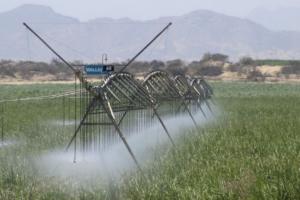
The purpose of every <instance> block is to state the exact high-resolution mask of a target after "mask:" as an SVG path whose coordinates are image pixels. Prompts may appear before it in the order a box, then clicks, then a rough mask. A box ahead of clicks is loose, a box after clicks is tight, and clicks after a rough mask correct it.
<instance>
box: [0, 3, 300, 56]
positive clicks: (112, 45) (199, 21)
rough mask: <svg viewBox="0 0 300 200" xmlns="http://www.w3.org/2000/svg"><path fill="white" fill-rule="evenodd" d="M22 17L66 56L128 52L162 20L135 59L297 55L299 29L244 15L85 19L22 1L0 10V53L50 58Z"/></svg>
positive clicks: (140, 44) (202, 13)
mask: <svg viewBox="0 0 300 200" xmlns="http://www.w3.org/2000/svg"><path fill="white" fill-rule="evenodd" d="M23 21H26V22H28V23H29V24H30V25H32V27H33V28H34V29H35V30H37V31H38V32H39V33H40V34H41V35H42V36H43V37H45V38H46V39H47V40H48V41H49V42H50V43H51V44H52V45H53V46H54V47H55V48H56V49H57V50H58V51H59V52H60V53H61V54H62V55H64V56H65V57H66V58H67V59H70V60H85V61H100V60H101V55H102V54H103V53H107V54H108V55H109V58H111V59H112V60H117V61H120V60H124V59H128V58H130V57H132V56H133V55H134V54H135V53H136V52H137V51H138V50H139V49H140V48H142V47H143V45H144V44H145V43H146V42H147V41H149V40H150V39H151V38H152V37H153V36H154V35H155V34H156V33H157V32H158V31H159V30H160V29H161V28H163V26H164V25H165V24H166V23H167V22H169V21H172V22H173V23H174V25H173V27H172V28H171V30H169V32H168V33H167V34H166V35H165V36H164V37H162V38H161V39H160V40H159V41H158V42H157V43H156V44H154V45H153V46H152V48H150V49H149V50H148V51H147V52H146V53H145V54H144V55H143V56H142V57H141V58H140V59H142V60H152V59H164V60H167V59H175V58H181V59H184V60H195V59H199V58H200V57H201V56H202V55H203V54H204V53H205V52H219V53H224V54H227V55H229V56H230V57H232V58H234V59H237V58H238V57H240V56H243V55H249V56H252V57H255V58H277V59H290V58H296V57H300V46H299V45H297V44H299V43H300V33H298V32H274V31H270V30H268V29H266V28H264V27H263V26H261V25H258V24H256V23H254V22H252V21H249V20H246V19H240V18H237V17H231V16H226V15H223V14H219V13H215V12H211V11H207V10H198V11H195V12H191V13H188V14H186V15H183V16H176V17H163V18H159V19H154V20H149V21H134V20H131V19H128V18H124V19H111V18H98V19H94V20H90V21H87V22H80V21H79V20H77V19H74V18H70V17H67V16H63V15H61V14H58V13H56V12H55V11H54V10H52V9H51V8H48V7H44V6H37V5H25V6H21V7H19V8H16V9H14V10H12V11H9V12H5V13H2V14H0V25H1V26H2V27H5V28H1V30H0V44H1V45H0V59H25V60H28V59H29V60H50V59H51V58H52V57H53V55H52V54H50V53H49V52H48V50H47V49H45V48H44V47H43V46H42V45H41V44H40V42H38V41H37V40H36V39H35V38H34V36H32V35H31V34H29V33H28V32H27V31H26V30H25V28H24V27H23V26H22V22H23Z"/></svg>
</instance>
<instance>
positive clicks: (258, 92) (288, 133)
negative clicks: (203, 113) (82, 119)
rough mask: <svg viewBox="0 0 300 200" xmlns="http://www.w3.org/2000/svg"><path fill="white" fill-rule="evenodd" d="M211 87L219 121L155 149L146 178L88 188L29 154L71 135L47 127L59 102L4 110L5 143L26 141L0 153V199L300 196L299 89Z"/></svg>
mask: <svg viewBox="0 0 300 200" xmlns="http://www.w3.org/2000/svg"><path fill="white" fill-rule="evenodd" d="M72 87H73V86H72V85H31V86H1V88H0V93H1V98H2V99H3V98H5V99H11V98H20V97H28V96H39V95H47V94H55V93H57V92H62V91H65V90H70V89H72ZM213 88H214V89H215V94H216V95H217V96H216V97H215V100H216V101H217V103H218V105H219V108H220V110H221V112H222V115H221V117H220V118H219V119H218V120H217V121H215V122H211V123H209V124H207V125H206V126H202V127H201V129H199V130H198V131H195V130H191V131H188V130H187V132H186V134H185V135H184V136H182V137H181V138H180V140H178V141H177V145H176V148H169V147H164V146H161V147H159V148H158V149H156V150H155V152H154V160H153V161H152V162H150V163H149V165H148V166H147V167H144V168H143V171H144V173H145V177H146V179H144V178H143V176H141V174H140V173H138V172H137V173H132V174H128V175H124V179H123V180H122V182H121V183H113V184H109V186H103V183H102V182H101V181H99V182H97V184H95V185H91V186H88V187H86V188H78V187H73V185H72V183H70V182H69V180H61V179H56V178H54V177H44V176H40V175H39V174H38V171H37V169H36V168H35V165H34V164H33V160H32V157H34V156H39V155H41V154H43V152H45V151H48V150H50V149H53V148H57V147H64V145H65V144H66V143H67V142H68V140H69V138H70V136H71V135H72V133H73V131H74V129H73V128H74V127H70V129H69V130H68V131H66V132H64V133H62V130H61V129H60V128H57V127H56V128H55V127H53V126H52V125H51V124H48V123H45V122H49V121H51V120H55V119H61V118H62V109H63V107H62V105H63V104H62V99H57V100H49V101H38V102H23V103H21V102H19V103H15V104H10V105H6V109H7V110H6V111H10V112H9V114H7V115H6V120H8V121H10V123H7V124H6V129H5V131H6V132H5V138H7V139H12V140H17V141H21V143H19V144H18V145H16V146H11V147H5V148H0V199H1V200H2V199H3V200H10V199H76V200H77V199H299V198H300V196H299V190H300V171H299V163H300V157H299V151H300V142H299V141H300V135H299V134H298V133H299V132H300V118H299V111H300V108H299V106H298V105H299V103H300V85H296V84H260V83H242V82H232V83H224V82H216V83H213ZM71 112H73V111H71ZM12 122H16V123H12ZM8 124H11V125H8ZM104 185H105V184H104ZM106 185H107V184H106Z"/></svg>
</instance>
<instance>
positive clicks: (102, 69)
mask: <svg viewBox="0 0 300 200" xmlns="http://www.w3.org/2000/svg"><path fill="white" fill-rule="evenodd" d="M84 71H85V73H86V74H87V75H104V74H109V73H110V72H113V71H114V66H113V65H85V66H84Z"/></svg>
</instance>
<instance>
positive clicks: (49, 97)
mask: <svg viewBox="0 0 300 200" xmlns="http://www.w3.org/2000/svg"><path fill="white" fill-rule="evenodd" d="M75 93H80V92H65V93H59V94H53V95H48V96H35V97H26V98H20V99H7V100H0V103H7V102H20V101H38V100H48V99H56V98H60V97H67V96H71V95H74V94H75Z"/></svg>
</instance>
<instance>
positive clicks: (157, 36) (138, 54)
mask: <svg viewBox="0 0 300 200" xmlns="http://www.w3.org/2000/svg"><path fill="white" fill-rule="evenodd" d="M170 26H172V22H170V23H169V24H168V25H167V26H166V27H165V28H164V29H163V30H162V31H160V32H159V33H158V34H157V35H156V36H155V37H154V38H153V39H152V40H151V41H150V42H149V43H148V44H147V45H146V46H145V47H144V48H143V49H142V50H141V51H139V52H138V53H137V54H136V55H135V56H134V57H133V58H132V59H131V60H130V61H129V62H128V63H127V64H126V65H125V66H124V67H123V68H122V69H121V70H120V71H119V72H118V73H121V72H123V71H124V70H125V69H126V68H127V67H128V66H129V65H131V64H132V63H133V62H134V61H135V60H136V59H137V58H138V57H139V56H140V55H141V54H142V53H143V52H144V51H145V50H146V49H147V48H148V47H149V46H150V45H151V44H152V43H153V42H155V40H157V38H159V36H161V35H162V34H163V33H164V32H165V31H166V30H167V29H168V28H169V27H170Z"/></svg>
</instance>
